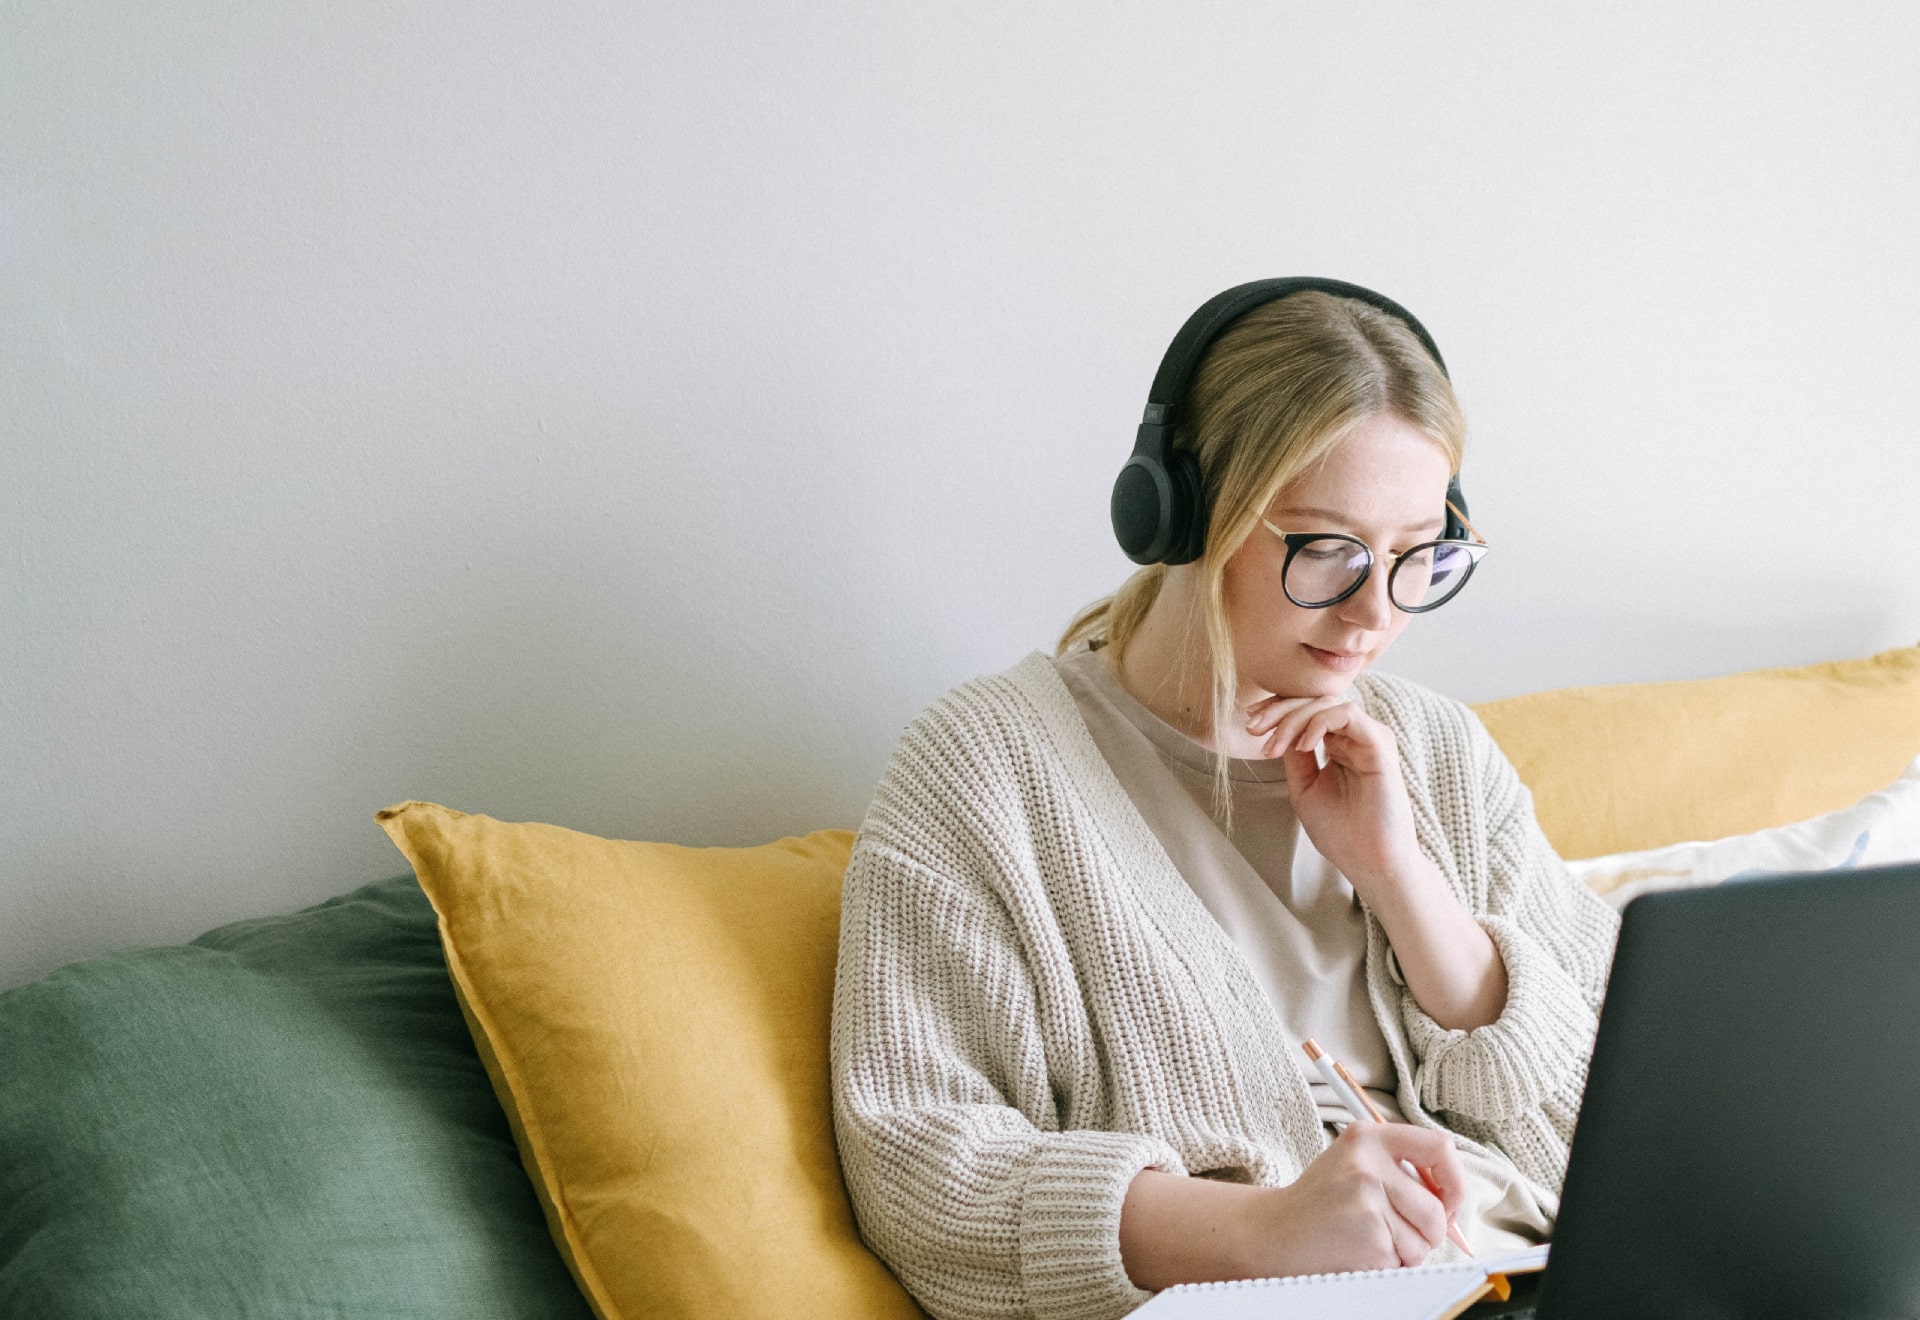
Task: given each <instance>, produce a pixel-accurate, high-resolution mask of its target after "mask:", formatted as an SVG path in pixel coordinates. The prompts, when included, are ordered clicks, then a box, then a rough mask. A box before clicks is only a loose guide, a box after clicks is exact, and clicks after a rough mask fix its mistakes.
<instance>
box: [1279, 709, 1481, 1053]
mask: <svg viewBox="0 0 1920 1320" xmlns="http://www.w3.org/2000/svg"><path fill="white" fill-rule="evenodd" d="M1247 731H1248V732H1249V733H1253V734H1255V735H1262V734H1264V735H1265V742H1264V747H1265V749H1266V754H1267V755H1268V756H1269V757H1278V758H1279V761H1280V767H1281V769H1282V770H1283V771H1284V772H1285V773H1286V776H1287V797H1288V799H1289V800H1290V801H1291V802H1292V803H1293V812H1294V815H1296V816H1298V817H1299V818H1300V826H1301V828H1302V829H1304V830H1306V832H1307V837H1308V838H1309V839H1311V840H1313V846H1314V847H1315V848H1318V849H1319V850H1320V855H1321V856H1323V857H1325V858H1326V859H1327V860H1328V861H1329V862H1332V863H1333V865H1334V866H1335V867H1336V868H1338V870H1339V871H1340V873H1341V874H1342V875H1344V876H1345V877H1346V878H1347V881H1348V883H1350V884H1351V885H1352V886H1353V888H1354V892H1355V893H1357V894H1359V895H1360V897H1361V898H1363V899H1364V900H1366V904H1367V907H1368V908H1369V909H1370V910H1371V911H1372V912H1373V915H1374V916H1375V917H1376V918H1378V919H1379V922H1380V925H1381V928H1382V929H1383V930H1385V931H1386V933H1387V942H1388V943H1389V944H1391V945H1392V946H1393V951H1394V954H1395V956H1396V958H1397V959H1398V960H1399V963H1400V971H1401V974H1402V975H1403V976H1404V977H1405V978H1406V982H1407V988H1408V989H1409V990H1411V991H1412V992H1413V997H1414V999H1415V1001H1416V1002H1418V1003H1419V1005H1420V1007H1421V1008H1422V1009H1424V1010H1425V1011H1426V1014H1427V1016H1428V1017H1430V1018H1432V1019H1433V1020H1434V1021H1435V1022H1437V1023H1439V1024H1440V1025H1441V1026H1443V1027H1446V1028H1449V1029H1458V1030H1461V1031H1471V1030H1473V1029H1474V1028H1475V1027H1481V1026H1485V1025H1486V1024H1487V1023H1489V1022H1492V1021H1494V1020H1495V1019H1497V1018H1498V1017H1499V1016H1500V1014H1501V1012H1502V1011H1503V1010H1504V1009H1505V1008H1506V1004H1507V965H1506V963H1505V962H1503V961H1502V960H1501V957H1500V951H1499V950H1498V949H1497V948H1495V947H1494V944H1493V940H1492V938H1491V937H1490V936H1489V935H1488V934H1487V932H1486V930H1485V929H1484V928H1482V927H1481V925H1480V923H1479V922H1478V921H1477V920H1475V919H1474V917H1473V914H1472V913H1470V912H1468V911H1467V909H1466V907H1465V906H1464V905H1462V903H1461V902H1460V900H1459V898H1458V897H1456V896H1455V894H1454V892H1453V890H1452V889H1451V888H1450V887H1449V886H1448V885H1447V882H1446V877H1444V876H1443V875H1441V874H1440V868H1439V867H1437V866H1435V865H1434V864H1433V862H1432V860H1431V859H1430V858H1428V857H1427V855H1426V854H1425V853H1423V852H1421V851H1420V845H1419V842H1418V840H1417V839H1416V838H1415V837H1414V832H1413V803H1412V800H1411V799H1410V798H1409V797H1408V796H1407V785H1406V781H1405V780H1404V779H1402V778H1401V775H1400V747H1399V743H1398V742H1396V741H1395V739H1394V736H1393V730H1391V729H1389V728H1388V727H1387V726H1386V725H1384V724H1382V723H1380V721H1378V720H1376V719H1374V718H1373V717H1372V716H1370V715H1368V714H1367V713H1366V712H1365V711H1363V710H1361V709H1360V707H1359V706H1357V705H1355V704H1354V703H1353V702H1352V701H1350V700H1348V699H1347V698H1346V697H1333V696H1322V697H1277V696H1275V697H1265V698H1263V699H1261V700H1259V701H1256V702H1254V703H1253V705H1252V707H1251V708H1250V714H1249V718H1248V720H1247ZM1315 747H1322V748H1324V749H1325V750H1326V754H1327V763H1326V764H1325V765H1324V766H1323V765H1320V764H1319V763H1318V762H1317V761H1316V760H1315V758H1314V754H1313V752H1314V748H1315Z"/></svg>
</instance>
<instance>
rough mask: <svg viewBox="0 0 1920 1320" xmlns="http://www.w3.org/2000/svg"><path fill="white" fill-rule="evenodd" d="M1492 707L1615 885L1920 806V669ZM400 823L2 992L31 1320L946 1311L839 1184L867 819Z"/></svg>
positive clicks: (0, 1143) (1800, 674)
mask: <svg viewBox="0 0 1920 1320" xmlns="http://www.w3.org/2000/svg"><path fill="white" fill-rule="evenodd" d="M1477 710H1478V712H1479V714H1480V716H1481V718H1482V719H1483V721H1484V722H1485V723H1486V725H1487V727H1488V728H1489V730H1490V731H1491V732H1492V733H1493V735H1494V737H1495V738H1496V739H1497V740H1498V742H1499V743H1500V744H1501V746H1502V747H1503V749H1504V750H1505V751H1506V752H1507V754H1508V756H1509V757H1510V758H1511V759H1512V760H1513V761H1514V763H1515V765H1516V767H1517V768H1518V769H1519V771H1520V774H1521V777H1522V779H1523V780H1524V781H1525V782H1526V783H1527V784H1528V785H1529V787H1530V789H1531V791H1532V793H1533V795H1534V800H1535V806H1536V811H1537V813H1538V815H1539V818H1540V820H1541V823H1542V826H1543V827H1544V828H1545V830H1546V832H1547V834H1548V837H1549V838H1551V839H1552V840H1553V841H1554V843H1555V845H1556V847H1558V848H1559V849H1560V850H1561V852H1562V854H1563V855H1564V856H1566V857H1568V858H1569V859H1585V860H1583V861H1582V862H1581V863H1580V866H1579V867H1577V868H1576V871H1577V873H1579V874H1582V875H1583V878H1586V879H1587V880H1588V881H1589V883H1593V884H1594V885H1595V887H1596V888H1604V887H1606V886H1608V885H1610V884H1615V885H1617V882H1618V876H1614V877H1613V878H1612V879H1609V878H1608V876H1607V875H1606V866H1605V863H1606V860H1607V859H1608V858H1609V857H1612V856H1614V855H1625V854H1629V853H1634V852H1635V851H1636V850H1646V849H1659V848H1662V847H1665V846H1668V845H1681V844H1686V843H1689V842H1690V841H1692V842H1698V841H1704V840H1718V839H1723V838H1726V837H1728V836H1750V837H1753V838H1759V837H1762V836H1761V835H1760V834H1756V832H1766V831H1772V830H1776V829H1777V828H1778V827H1784V826H1788V825H1790V824H1791V823H1793V822H1801V821H1807V820H1809V819H1811V818H1817V817H1822V816H1825V815H1827V814H1829V813H1835V812H1840V811H1842V810H1845V809H1849V808H1854V807H1855V804H1858V803H1860V802H1861V801H1862V799H1863V798H1867V797H1869V796H1870V795H1873V794H1874V793H1875V792H1876V790H1881V789H1883V788H1884V787H1885V786H1886V785H1888V784H1889V782H1890V781H1893V780H1895V778H1896V777H1897V776H1900V774H1901V772H1902V770H1903V768H1907V767H1908V766H1909V765H1910V764H1911V763H1913V762H1914V758H1915V756H1916V754H1920V646H1916V647H1911V648H1906V649H1903V650H1897V651H1889V652H1885V653H1882V654H1880V655H1877V656H1872V657H1868V658H1865V659H1858V660H1847V661H1839V662H1834V663H1831V664H1825V665H1812V666H1804V667H1799V668H1794V669H1781V670H1763V671H1752V672H1750V673H1746V674H1738V675H1731V676H1727V677H1724V678H1717V679H1709V680H1698V681H1692V682H1676V683H1650V684H1631V685H1616V686H1608V687H1593V688H1579V689H1565V690H1560V691H1556V692H1546V693H1536V694H1532V695H1528V696H1522V697H1515V698H1511V699H1508V700H1504V701H1496V702H1490V703H1487V704H1485V705H1482V706H1480V707H1478V708H1477ZM1917 782H1920V781H1917ZM1903 809H1904V808H1903ZM380 823H381V825H382V826H383V827H384V828H386V829H387V830H388V832H389V834H390V835H391V836H392V837H393V838H394V840H395V842H396V844H398V845H399V846H400V848H401V850H402V852H403V853H405V855H406V856H407V859H408V860H409V862H411V863H412V869H411V870H410V871H409V872H408V873H406V874H396V875H395V876H393V877H392V878H390V879H384V880H378V881H375V882H373V883H371V884H365V885H361V886H360V887H358V888H356V889H353V890H351V891H349V892H346V893H343V894H340V895H339V896H337V897H334V898H331V899H328V900H327V901H325V902H323V903H320V904H318V905H316V906H313V907H310V908H307V909H305V910H303V911H300V912H295V913H291V914H287V915H283V916H273V917H266V918H260V919H256V920H250V921H242V922H237V923H234V924H231V925H227V926H222V927H220V928H219V929H217V930H213V931H209V932H207V933H206V934H204V935H201V936H199V937H198V938H197V939H194V940H192V941H190V942H189V943H187V944H185V945H181V946H175V947H168V948H151V949H139V950H132V951H127V952H121V953H115V954H110V955H107V956H104V957H98V958H91V959H87V960H84V961H82V962H78V963H74V964H71V965H69V966H67V967H64V968H61V969H60V970H58V971H56V972H54V973H52V974H51V975H49V976H47V977H44V978H42V979H41V980H39V981H36V982H33V983H30V984H28V985H24V986H20V987H17V988H14V989H12V990H9V991H7V992H5V993H4V994H0V1316H6V1317H16V1316H18V1317H36V1318H39V1317H45V1318H47V1320H62V1318H65V1317H75V1318H78V1317H100V1318H102V1320H105V1318H106V1317H115V1318H116V1320H117V1318H118V1317H127V1316H143V1317H188V1316H192V1317H201V1318H205V1317H222V1316H289V1317H296V1316H297V1317H321V1316H326V1317H377V1316H409V1317H440V1316H445V1317H455V1316H458V1317H461V1320H483V1318H485V1317H502V1318H505V1317H515V1318H529V1320H530V1318H532V1317H541V1318H543V1320H546V1318H555V1320H557V1318H560V1317H567V1318H570V1320H572V1318H578V1317H585V1316H589V1315H593V1314H599V1315H601V1316H603V1317H610V1316H620V1317H623V1318H628V1320H637V1317H641V1316H648V1317H652V1316H664V1317H680V1316H707V1315H713V1316H721V1315H725V1316H748V1315H768V1316H772V1315H780V1316H800V1315H819V1316H832V1315H848V1314H860V1315H900V1316H911V1315H915V1314H918V1311H917V1308H915V1307H914V1305H913V1303H912V1302H911V1300H910V1299H909V1298H907V1297H906V1295H905V1294H904V1292H902V1291H901V1290H900V1289H899V1287H898V1285H897V1284H896V1283H895V1282H894V1281H893V1279H892V1277H891V1275H890V1274H888V1273H887V1271H886V1270H885V1268H884V1266H882V1265H881V1264H880V1263H879V1262H878V1260H877V1259H875V1258H874V1257H872V1256H871V1254H870V1253H867V1252H866V1250H865V1248H864V1247H863V1246H862V1245H861V1243H860V1241H859V1238H858V1233H857V1229H856V1228H855V1225H854V1222H853V1218H852V1214H851V1210H850V1208H849V1207H848V1205H847V1203H846V1198H845V1192H844V1189H843V1188H842V1186H841V1184H840V1182H839V1178H838V1170H837V1165H836V1164H835V1162H834V1157H833V1149H832V1133H831V1123H830V1120H829V1116H828V1113H827V1108H826V1083H825V1057H826V1052H825V1037H826V1029H827V1020H828V1015H829V1013H830V995H831V983H832V965H833V959H832V955H833V947H834V939H835V936H836V933H837V927H836V925H835V921H836V913H837V899H838V888H837V886H838V874H839V870H840V869H841V868H842V867H843V866H844V862H845V857H846V850H847V847H848V846H849V845H850V843H851V839H852V836H851V834H850V833H849V832H848V831H845V830H823V831H819V832H816V833H815V834H811V835H806V836H801V837H799V838H795V839H787V840H780V841H776V842H774V843H771V844H768V845H765V846H764V847H763V848H758V849H688V848H677V847H675V846H674V845H671V844H657V843H642V842H635V841H617V840H601V839H596V838H593V837H592V836H588V835H583V834H578V833H576V832H572V831H567V830H565V829H563V828H561V827H559V826H552V825H545V824H526V823H512V822H500V821H494V820H492V819H491V818H488V817H485V816H479V815H466V814H463V813H461V812H457V811H451V810H449V809H447V808H444V807H439V806H435V805H434V804H424V803H407V804H398V805H396V806H394V807H391V808H388V809H387V810H386V811H383V812H381V813H380ZM1863 837H1864V836H1863ZM1856 851H1857V850H1856ZM1646 855H1647V854H1641V860H1642V861H1644V860H1645V856H1646ZM1743 855H1746V854H1743ZM1644 873H1645V868H1644V867H1643V868H1642V869H1641V871H1638V872H1636V874H1644Z"/></svg>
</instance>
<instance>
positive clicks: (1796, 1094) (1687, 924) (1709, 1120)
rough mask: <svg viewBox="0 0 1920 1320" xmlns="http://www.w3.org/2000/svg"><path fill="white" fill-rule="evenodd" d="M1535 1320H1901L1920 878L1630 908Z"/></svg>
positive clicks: (1918, 1015) (1885, 871) (1918, 1062)
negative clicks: (1784, 1319) (1700, 1319)
mask: <svg viewBox="0 0 1920 1320" xmlns="http://www.w3.org/2000/svg"><path fill="white" fill-rule="evenodd" d="M1539 1314H1540V1316H1541V1317H1542V1320H1601V1318H1602V1317H1604V1320H1633V1317H1636V1316H1676V1315H1684V1316H1705V1317H1712V1316H1729V1317H1732V1316H1741V1317H1767V1316H1796V1317H1797V1316H1820V1317H1835V1318H1838V1317H1854V1316H1859V1317H1868V1316H1872V1317H1880V1316H1888V1317H1892V1316H1901V1317H1912V1316H1920V865H1905V866H1886V867H1873V868H1869V869H1863V870H1854V871H1828V872H1821V873H1816V874H1812V875H1796V876H1766V877H1761V878H1758V879H1750V880H1740V881H1732V882H1728V883H1726V884H1723V885H1719V886H1716V887H1714V888H1710V889H1693V890H1681V891H1672V892H1667V893H1657V894H1648V895H1645V896H1643V897H1641V898H1638V899H1635V900H1634V901H1633V902H1631V903H1629V904H1628V905H1627V908H1626V911H1625V913H1624V914H1623V918H1622V922H1621V929H1620V942H1619V945H1618V948H1617V950H1616V952H1615V954H1614V960H1613V970H1612V973H1611V975H1610V978H1609V980H1608V985H1607V997H1606V1001H1605V1003H1604V1004H1603V1005H1602V1008H1601V1013H1600V1027H1599V1034H1598V1036H1597V1038H1596V1039H1595V1042H1594V1052H1593V1060H1592V1066H1591V1070H1590V1073H1589V1076H1588V1081H1587V1087H1586V1092H1585V1096H1584V1098H1583V1100H1582V1102H1581V1110H1580V1116H1579V1119H1578V1122H1577V1124H1576V1126H1575V1129H1574V1136H1573V1146H1572V1150H1571V1153H1570V1155H1569V1158H1568V1166H1567V1178H1566V1184H1565V1187H1564V1188H1563V1193H1562V1197H1561V1205H1560V1215H1559V1218H1558V1222H1557V1223H1556V1225H1555V1228H1554V1241H1553V1256H1552V1261H1551V1263H1550V1265H1549V1266H1548V1269H1547V1274H1546V1277H1545V1279H1544V1280H1543V1282H1542V1287H1541V1296H1540V1309H1539Z"/></svg>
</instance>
